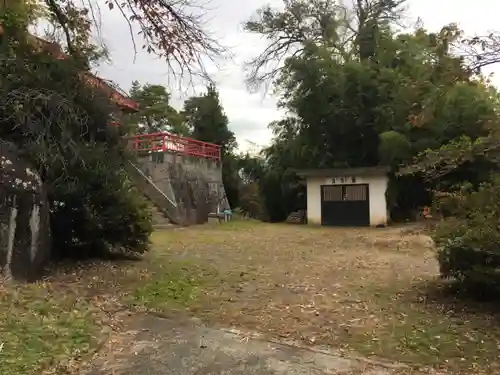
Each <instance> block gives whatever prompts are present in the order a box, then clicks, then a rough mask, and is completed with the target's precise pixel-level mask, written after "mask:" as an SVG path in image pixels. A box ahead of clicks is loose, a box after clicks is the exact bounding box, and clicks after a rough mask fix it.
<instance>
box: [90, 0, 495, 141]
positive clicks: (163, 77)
mask: <svg viewBox="0 0 500 375" xmlns="http://www.w3.org/2000/svg"><path fill="white" fill-rule="evenodd" d="M265 4H271V5H277V6H279V5H280V4H281V0H267V1H266V0H212V3H211V4H210V7H211V8H212V10H211V11H210V13H209V17H210V20H209V23H208V25H207V29H210V31H212V32H213V33H214V35H217V36H218V37H219V38H220V43H221V44H223V45H225V46H229V47H231V51H232V54H233V59H231V60H228V61H223V62H221V63H220V70H218V71H213V72H212V73H214V74H213V77H214V79H215V81H216V82H217V86H218V89H219V91H220V98H221V101H222V104H223V106H224V110H225V112H226V114H227V116H228V118H229V122H230V125H229V126H230V129H231V130H233V131H234V132H235V134H236V137H237V139H238V142H239V143H240V147H241V148H242V149H245V148H246V147H247V146H248V143H247V142H246V141H247V140H249V141H251V142H255V143H257V144H260V145H266V144H268V143H269V141H270V137H271V135H270V132H269V130H268V129H267V125H268V124H269V122H271V121H273V120H276V119H279V118H280V117H281V116H282V114H281V113H280V112H278V110H277V109H276V100H275V98H272V97H270V96H269V95H267V96H264V95H263V93H257V94H250V93H249V92H248V90H247V89H246V87H245V83H244V72H243V62H244V61H247V60H248V59H250V58H251V57H254V56H256V55H257V54H258V53H259V52H260V51H261V50H262V49H263V48H264V47H265V43H264V42H263V41H262V40H260V39H259V38H258V37H256V36H254V35H248V34H246V33H244V32H243V30H242V29H243V28H242V23H243V22H244V21H245V20H247V19H248V18H249V17H250V16H251V15H252V14H253V12H254V11H255V10H256V9H257V8H258V7H260V6H262V5H265ZM408 4H409V18H410V19H411V20H416V19H417V17H420V18H421V19H422V21H423V23H424V26H425V27H426V28H427V29H429V30H438V29H439V28H440V27H441V26H443V25H445V24H447V23H450V22H456V23H458V24H459V26H460V27H461V28H462V29H464V30H465V32H466V33H467V34H469V35H473V34H484V33H486V32H488V31H490V30H493V29H497V30H498V29H500V24H499V23H498V15H499V14H500V1H494V0H476V1H474V2H473V6H471V5H472V4H471V2H469V1H457V0H409V2H408ZM102 36H103V39H104V41H105V43H106V45H107V47H108V48H109V51H110V54H111V59H112V62H111V63H110V64H108V65H102V66H100V67H99V68H98V69H97V73H98V74H99V75H100V76H102V77H103V78H106V79H110V80H113V81H114V82H116V83H117V84H118V85H119V86H120V87H121V88H123V89H124V90H126V91H128V90H129V88H130V84H131V82H132V80H138V81H139V82H141V83H152V84H162V85H165V86H169V83H170V84H171V80H170V81H169V80H168V68H167V66H166V64H165V63H164V62H162V61H161V60H158V59H156V58H154V57H152V56H150V55H148V54H147V53H145V52H139V53H138V55H137V56H136V59H135V62H134V49H133V44H132V41H131V38H130V36H129V29H128V25H127V24H126V23H125V22H124V21H123V19H121V18H120V16H119V15H118V14H117V12H112V13H111V12H109V13H108V12H105V11H104V10H103V30H102ZM496 70H497V71H498V75H499V77H497V78H496V82H498V83H499V84H500V65H499V66H498V67H497V69H496ZM171 87H172V95H173V97H174V106H176V107H178V108H180V107H181V106H182V102H183V100H184V99H186V97H187V95H190V94H192V93H193V92H192V91H191V92H187V93H186V90H183V91H184V92H181V91H180V90H178V89H177V86H176V85H171ZM201 88H202V86H200V87H199V89H201Z"/></svg>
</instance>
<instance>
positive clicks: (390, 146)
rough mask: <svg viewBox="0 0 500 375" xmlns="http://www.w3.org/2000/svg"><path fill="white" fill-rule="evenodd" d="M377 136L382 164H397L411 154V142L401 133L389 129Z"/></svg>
mask: <svg viewBox="0 0 500 375" xmlns="http://www.w3.org/2000/svg"><path fill="white" fill-rule="evenodd" d="M379 137H380V144H379V147H378V153H379V159H380V162H381V163H382V164H385V165H393V166H394V165H395V166H397V165H398V164H400V163H402V162H403V161H406V160H408V158H409V157H410V155H411V144H410V142H409V141H408V139H407V138H406V137H405V136H404V135H403V134H401V133H398V132H396V131H394V130H389V131H387V132H384V133H381V134H380V135H379Z"/></svg>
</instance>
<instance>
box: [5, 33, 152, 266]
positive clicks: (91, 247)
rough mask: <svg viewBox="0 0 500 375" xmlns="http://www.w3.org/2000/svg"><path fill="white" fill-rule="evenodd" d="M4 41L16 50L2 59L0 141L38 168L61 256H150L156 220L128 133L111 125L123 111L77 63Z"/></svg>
mask: <svg viewBox="0 0 500 375" xmlns="http://www.w3.org/2000/svg"><path fill="white" fill-rule="evenodd" d="M6 35H9V34H8V33H6ZM6 39H7V40H6ZM2 43H3V44H5V43H7V44H8V45H9V47H10V48H9V49H4V52H3V53H1V54H0V138H2V139H5V140H8V141H10V142H12V143H14V144H16V145H17V146H18V147H19V148H20V149H21V150H22V151H23V153H24V155H23V157H25V158H26V159H27V160H30V161H31V162H32V163H34V164H35V165H36V166H38V169H39V172H40V175H41V176H42V179H43V182H44V184H45V185H46V187H47V191H48V195H49V200H50V202H51V225H52V228H53V243H54V249H55V250H56V254H57V255H60V256H77V257H81V256H84V255H102V254H103V252H105V251H107V250H110V249H127V250H128V251H135V252H143V251H144V250H145V249H146V248H147V244H148V236H149V234H150V232H151V230H152V229H151V220H150V217H149V214H148V211H147V207H146V204H145V202H144V200H143V199H142V198H141V197H140V195H139V194H138V193H137V192H135V191H134V189H133V188H132V185H131V184H130V182H129V181H128V178H127V175H126V174H125V172H124V165H125V163H127V162H128V160H130V158H131V156H129V155H128V154H127V152H126V148H125V147H126V145H125V144H124V142H123V141H122V135H123V134H124V133H125V132H126V129H125V128H122V129H117V128H115V127H110V126H109V119H110V116H111V114H112V112H113V111H116V108H113V106H112V105H111V103H110V101H109V100H108V98H107V97H106V96H105V95H104V93H102V92H100V91H99V90H98V89H96V88H94V87H91V86H90V85H88V83H87V82H85V81H84V80H83V79H82V76H81V65H79V64H77V63H76V62H75V61H73V60H70V59H68V60H65V61H58V60H56V59H54V58H52V57H51V56H49V55H47V54H45V53H42V52H37V51H33V49H32V48H31V47H30V45H29V44H26V43H24V44H23V40H22V38H21V39H20V38H19V36H17V37H16V41H12V40H8V38H7V37H5V36H4V37H3V40H2ZM83 250H85V251H83Z"/></svg>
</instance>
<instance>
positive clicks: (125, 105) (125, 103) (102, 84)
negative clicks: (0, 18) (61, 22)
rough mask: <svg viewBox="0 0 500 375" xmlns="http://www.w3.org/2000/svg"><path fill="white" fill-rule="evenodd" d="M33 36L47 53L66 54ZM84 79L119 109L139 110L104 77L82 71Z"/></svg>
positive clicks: (0, 28) (59, 55) (58, 57)
mask: <svg viewBox="0 0 500 375" xmlns="http://www.w3.org/2000/svg"><path fill="white" fill-rule="evenodd" d="M2 33H3V28H2V26H1V25H0V35H1V34H2ZM31 37H32V38H33V42H34V43H33V44H38V45H39V46H40V47H41V48H43V49H44V50H45V51H47V52H48V53H50V54H52V55H53V56H55V57H56V58H57V59H61V60H62V59H65V58H67V57H68V56H67V55H66V54H65V53H64V52H63V51H62V50H61V46H60V45H59V44H57V43H54V42H49V41H47V40H45V39H42V38H40V37H38V36H36V35H31ZM83 75H84V78H85V80H86V81H87V82H88V83H90V84H92V85H93V86H95V87H98V88H100V89H102V90H103V91H104V92H106V93H107V94H108V96H109V98H110V99H111V101H112V102H114V103H115V104H116V105H118V106H119V107H120V108H121V109H123V110H132V111H138V110H139V105H138V104H137V103H136V102H135V101H133V100H132V99H130V98H129V97H128V96H127V95H126V94H122V93H120V92H119V91H118V90H116V89H115V88H114V87H113V86H112V85H111V84H109V83H108V82H106V81H105V80H104V79H102V78H99V77H97V76H96V75H94V74H92V73H91V72H88V71H87V72H83Z"/></svg>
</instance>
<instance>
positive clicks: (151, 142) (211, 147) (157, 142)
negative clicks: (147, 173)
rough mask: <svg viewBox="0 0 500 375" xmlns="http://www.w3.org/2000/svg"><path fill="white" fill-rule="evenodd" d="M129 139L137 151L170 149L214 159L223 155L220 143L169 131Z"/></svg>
mask: <svg viewBox="0 0 500 375" xmlns="http://www.w3.org/2000/svg"><path fill="white" fill-rule="evenodd" d="M127 139H128V141H129V145H130V147H131V148H132V149H133V150H134V151H135V152H145V151H146V152H148V151H156V152H160V151H163V152H168V151H170V152H175V153H180V154H184V155H190V156H198V157H201V158H207V159H214V160H220V157H221V149H220V146H219V145H216V144H213V143H207V142H202V141H198V140H196V139H192V138H187V137H182V136H180V135H176V134H172V133H167V132H164V133H151V134H138V135H135V136H132V137H128V138H127Z"/></svg>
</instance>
